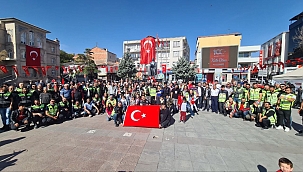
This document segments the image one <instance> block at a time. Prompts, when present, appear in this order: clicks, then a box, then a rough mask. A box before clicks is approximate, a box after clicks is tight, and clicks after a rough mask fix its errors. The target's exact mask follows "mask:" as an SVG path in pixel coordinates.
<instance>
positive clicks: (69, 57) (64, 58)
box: [60, 50, 74, 63]
mask: <svg viewBox="0 0 303 172" xmlns="http://www.w3.org/2000/svg"><path fill="white" fill-rule="evenodd" d="M73 57H74V55H73V54H69V53H67V52H65V51H63V50H60V63H67V62H71V61H73Z"/></svg>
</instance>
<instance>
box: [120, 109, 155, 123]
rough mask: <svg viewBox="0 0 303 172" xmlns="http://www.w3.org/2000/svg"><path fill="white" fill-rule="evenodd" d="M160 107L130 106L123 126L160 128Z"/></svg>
mask: <svg viewBox="0 0 303 172" xmlns="http://www.w3.org/2000/svg"><path fill="white" fill-rule="evenodd" d="M159 113H160V106H158V105H147V106H128V108H127V110H126V113H125V118H124V122H123V126H125V127H148V128H159Z"/></svg>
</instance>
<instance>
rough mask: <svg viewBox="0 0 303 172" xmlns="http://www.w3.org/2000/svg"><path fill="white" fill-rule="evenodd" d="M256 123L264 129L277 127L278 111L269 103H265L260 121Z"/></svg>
mask: <svg viewBox="0 0 303 172" xmlns="http://www.w3.org/2000/svg"><path fill="white" fill-rule="evenodd" d="M256 122H257V123H260V126H261V127H262V128H263V129H268V128H269V127H270V126H272V127H273V128H274V127H275V125H276V122H277V116H276V111H275V109H273V108H272V107H271V105H270V103H269V102H264V108H263V111H262V113H260V114H259V121H256Z"/></svg>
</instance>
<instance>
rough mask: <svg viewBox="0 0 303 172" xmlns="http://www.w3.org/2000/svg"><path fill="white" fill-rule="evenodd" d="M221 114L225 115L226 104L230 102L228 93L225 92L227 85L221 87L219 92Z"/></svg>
mask: <svg viewBox="0 0 303 172" xmlns="http://www.w3.org/2000/svg"><path fill="white" fill-rule="evenodd" d="M218 96H219V99H218V102H219V113H220V114H224V104H225V102H226V101H227V100H228V91H227V90H225V85H222V86H221V89H220V91H219V95H218Z"/></svg>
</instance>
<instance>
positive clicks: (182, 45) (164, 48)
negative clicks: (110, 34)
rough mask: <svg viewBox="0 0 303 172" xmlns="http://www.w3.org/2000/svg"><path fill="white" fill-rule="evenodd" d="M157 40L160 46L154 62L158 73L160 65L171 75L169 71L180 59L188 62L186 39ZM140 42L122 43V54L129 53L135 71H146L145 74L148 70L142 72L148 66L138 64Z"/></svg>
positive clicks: (188, 50)
mask: <svg viewBox="0 0 303 172" xmlns="http://www.w3.org/2000/svg"><path fill="white" fill-rule="evenodd" d="M159 40H160V46H159V47H157V48H156V62H157V69H158V70H159V72H160V73H161V72H162V71H161V70H162V68H161V66H162V64H166V69H167V70H168V73H169V74H172V73H171V71H170V70H171V68H172V67H173V65H174V64H176V63H177V61H178V59H179V58H180V57H185V58H186V59H187V60H188V61H189V60H190V49H189V44H188V42H187V39H186V37H174V38H161V39H159ZM140 41H141V40H131V41H123V54H124V53H126V52H127V51H129V52H130V54H131V56H132V58H133V59H134V63H135V65H136V68H137V70H138V71H146V73H145V74H147V73H148V69H147V70H146V69H145V70H144V68H148V65H147V67H146V66H144V65H141V64H140V52H141V45H140ZM170 78H171V77H170Z"/></svg>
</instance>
